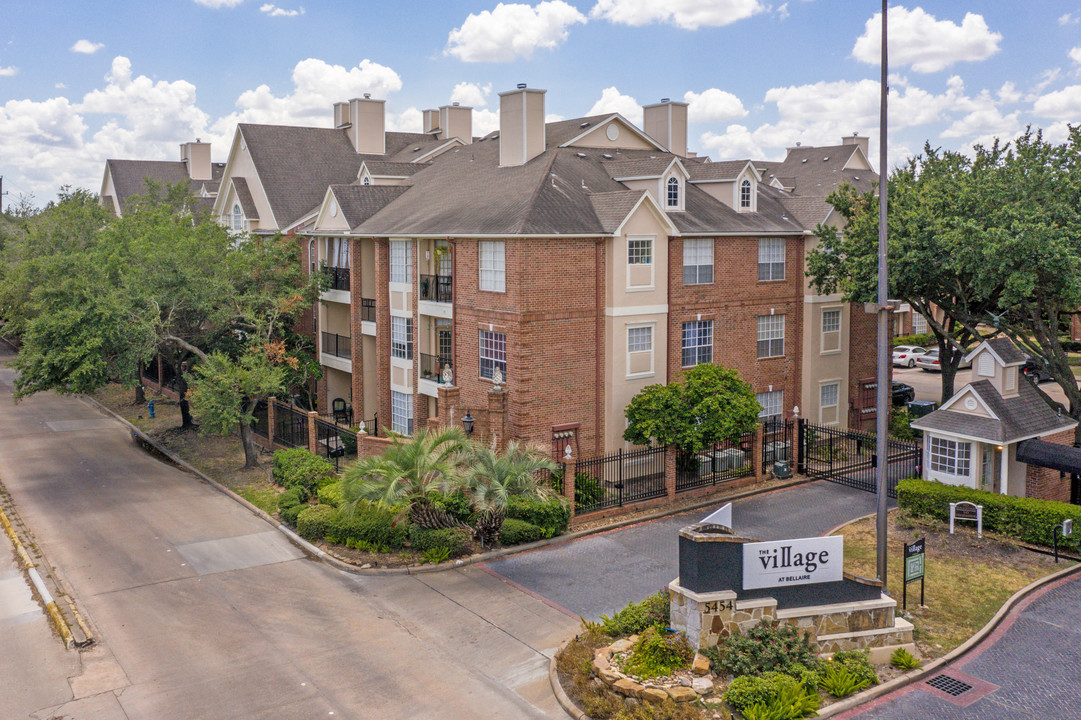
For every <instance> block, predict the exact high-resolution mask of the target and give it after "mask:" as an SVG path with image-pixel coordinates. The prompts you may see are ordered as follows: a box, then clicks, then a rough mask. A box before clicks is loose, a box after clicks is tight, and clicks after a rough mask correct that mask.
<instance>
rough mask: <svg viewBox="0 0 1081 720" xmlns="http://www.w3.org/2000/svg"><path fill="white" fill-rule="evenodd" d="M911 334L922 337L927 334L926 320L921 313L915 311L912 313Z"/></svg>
mask: <svg viewBox="0 0 1081 720" xmlns="http://www.w3.org/2000/svg"><path fill="white" fill-rule="evenodd" d="M912 332H913V333H915V334H916V335H923V334H924V333H925V332H927V318H925V317H924V316H923V313H918V312H916V311H915V310H913V311H912Z"/></svg>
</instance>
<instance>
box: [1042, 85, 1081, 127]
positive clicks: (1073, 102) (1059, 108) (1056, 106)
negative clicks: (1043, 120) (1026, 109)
mask: <svg viewBox="0 0 1081 720" xmlns="http://www.w3.org/2000/svg"><path fill="white" fill-rule="evenodd" d="M1032 110H1033V112H1035V113H1036V114H1037V115H1039V116H1040V117H1047V118H1053V119H1055V120H1068V121H1071V122H1076V121H1077V118H1079V117H1081V85H1070V86H1069V87H1064V88H1062V89H1061V90H1056V91H1054V92H1050V93H1047V94H1046V95H1044V96H1042V97H1040V98H1037V100H1036V102H1034V103H1033V104H1032Z"/></svg>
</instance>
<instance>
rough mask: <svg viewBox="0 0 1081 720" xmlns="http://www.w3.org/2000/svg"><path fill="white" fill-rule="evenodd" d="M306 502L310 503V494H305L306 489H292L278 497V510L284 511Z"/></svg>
mask: <svg viewBox="0 0 1081 720" xmlns="http://www.w3.org/2000/svg"><path fill="white" fill-rule="evenodd" d="M305 502H308V493H306V492H304V488H298V487H295V488H290V489H288V490H286V491H285V492H283V493H282V494H281V495H279V496H278V509H279V510H284V509H285V508H290V507H293V506H294V505H300V504H301V503H305Z"/></svg>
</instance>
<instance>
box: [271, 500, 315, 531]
mask: <svg viewBox="0 0 1081 720" xmlns="http://www.w3.org/2000/svg"><path fill="white" fill-rule="evenodd" d="M309 507H311V505H308V504H306V503H301V504H300V505H291V506H289V507H286V508H281V509H280V510H279V511H278V514H279V515H280V516H281V519H282V522H283V523H285V524H286V525H292V526H293V527H296V525H297V516H299V515H300V513H302V512H303V511H305V510H307V509H308V508H309Z"/></svg>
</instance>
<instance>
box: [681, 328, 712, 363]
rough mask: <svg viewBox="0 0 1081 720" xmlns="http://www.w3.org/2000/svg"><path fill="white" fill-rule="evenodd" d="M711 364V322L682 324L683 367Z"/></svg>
mask: <svg viewBox="0 0 1081 720" xmlns="http://www.w3.org/2000/svg"><path fill="white" fill-rule="evenodd" d="M708 362H713V321H712V320H691V321H690V322H685V323H683V367H692V366H694V365H701V364H702V363H708Z"/></svg>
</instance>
